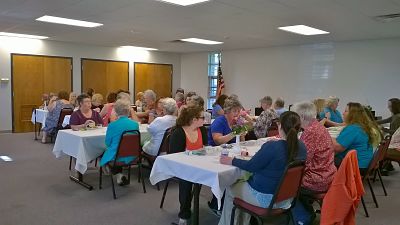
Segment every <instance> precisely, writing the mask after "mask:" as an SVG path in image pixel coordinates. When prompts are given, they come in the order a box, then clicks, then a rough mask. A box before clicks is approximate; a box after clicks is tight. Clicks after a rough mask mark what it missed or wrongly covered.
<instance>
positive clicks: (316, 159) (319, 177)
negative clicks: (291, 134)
mask: <svg viewBox="0 0 400 225" xmlns="http://www.w3.org/2000/svg"><path fill="white" fill-rule="evenodd" d="M293 111H294V112H296V113H297V114H299V116H300V120H301V127H302V128H303V129H304V131H303V133H302V134H301V136H300V140H301V141H303V142H304V144H305V145H306V147H307V159H306V164H305V166H306V167H305V170H304V176H303V181H302V185H301V189H300V202H301V204H296V206H295V208H296V209H295V210H293V212H295V214H297V215H296V217H298V218H307V217H308V218H309V217H310V216H311V218H314V217H315V214H314V209H313V207H312V204H310V203H309V202H310V201H309V200H310V199H309V197H308V196H311V195H313V194H315V193H321V192H326V191H328V188H329V186H330V184H331V182H332V180H333V177H334V174H335V172H336V167H335V164H334V157H335V152H334V149H333V143H332V138H331V137H330V135H329V133H328V131H327V129H326V128H325V127H324V126H323V125H322V124H321V123H319V122H318V120H317V119H316V116H317V110H316V107H315V105H314V103H312V102H300V103H297V104H295V105H294V107H293ZM303 223H304V224H309V223H307V222H306V221H303ZM310 224H311V223H310Z"/></svg>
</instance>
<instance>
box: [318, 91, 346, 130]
mask: <svg viewBox="0 0 400 225" xmlns="http://www.w3.org/2000/svg"><path fill="white" fill-rule="evenodd" d="M338 105H339V98H337V97H334V96H331V97H329V98H328V99H327V100H326V107H325V108H324V110H323V111H322V112H321V113H320V115H319V118H320V119H323V118H326V122H325V126H328V127H336V126H343V119H342V115H341V114H340V112H339V110H337V107H338Z"/></svg>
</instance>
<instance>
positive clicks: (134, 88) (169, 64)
mask: <svg viewBox="0 0 400 225" xmlns="http://www.w3.org/2000/svg"><path fill="white" fill-rule="evenodd" d="M136 64H150V65H164V66H171V72H172V74H171V96H172V98H173V97H174V96H173V94H172V89H173V88H172V86H173V84H174V65H173V64H172V63H148V62H134V64H133V81H134V83H133V95H134V96H133V97H134V98H133V99H134V101H136V82H135V78H136ZM153 91H154V90H153Z"/></svg>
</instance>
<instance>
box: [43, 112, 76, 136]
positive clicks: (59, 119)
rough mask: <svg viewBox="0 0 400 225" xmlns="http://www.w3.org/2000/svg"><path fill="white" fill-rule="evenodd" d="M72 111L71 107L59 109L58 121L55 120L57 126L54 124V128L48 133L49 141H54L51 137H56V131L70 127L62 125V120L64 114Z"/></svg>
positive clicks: (69, 113)
mask: <svg viewBox="0 0 400 225" xmlns="http://www.w3.org/2000/svg"><path fill="white" fill-rule="evenodd" d="M73 112H74V110H73V109H71V108H63V109H61V111H60V116H59V117H58V121H57V126H56V128H55V130H54V131H53V132H51V133H50V134H49V136H50V139H51V140H50V141H51V142H52V143H53V142H54V140H53V138H55V137H57V133H58V131H59V130H64V129H70V126H69V125H68V126H65V127H63V122H64V118H65V116H67V115H71V114H72V113H73Z"/></svg>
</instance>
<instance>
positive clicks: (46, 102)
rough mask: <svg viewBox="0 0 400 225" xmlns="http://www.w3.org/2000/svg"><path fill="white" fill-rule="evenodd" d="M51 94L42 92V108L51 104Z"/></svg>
mask: <svg viewBox="0 0 400 225" xmlns="http://www.w3.org/2000/svg"><path fill="white" fill-rule="evenodd" d="M49 100H50V99H49V94H47V93H43V94H42V100H41V101H42V102H43V104H42V105H41V106H40V107H39V108H40V109H47V106H48V105H49Z"/></svg>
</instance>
